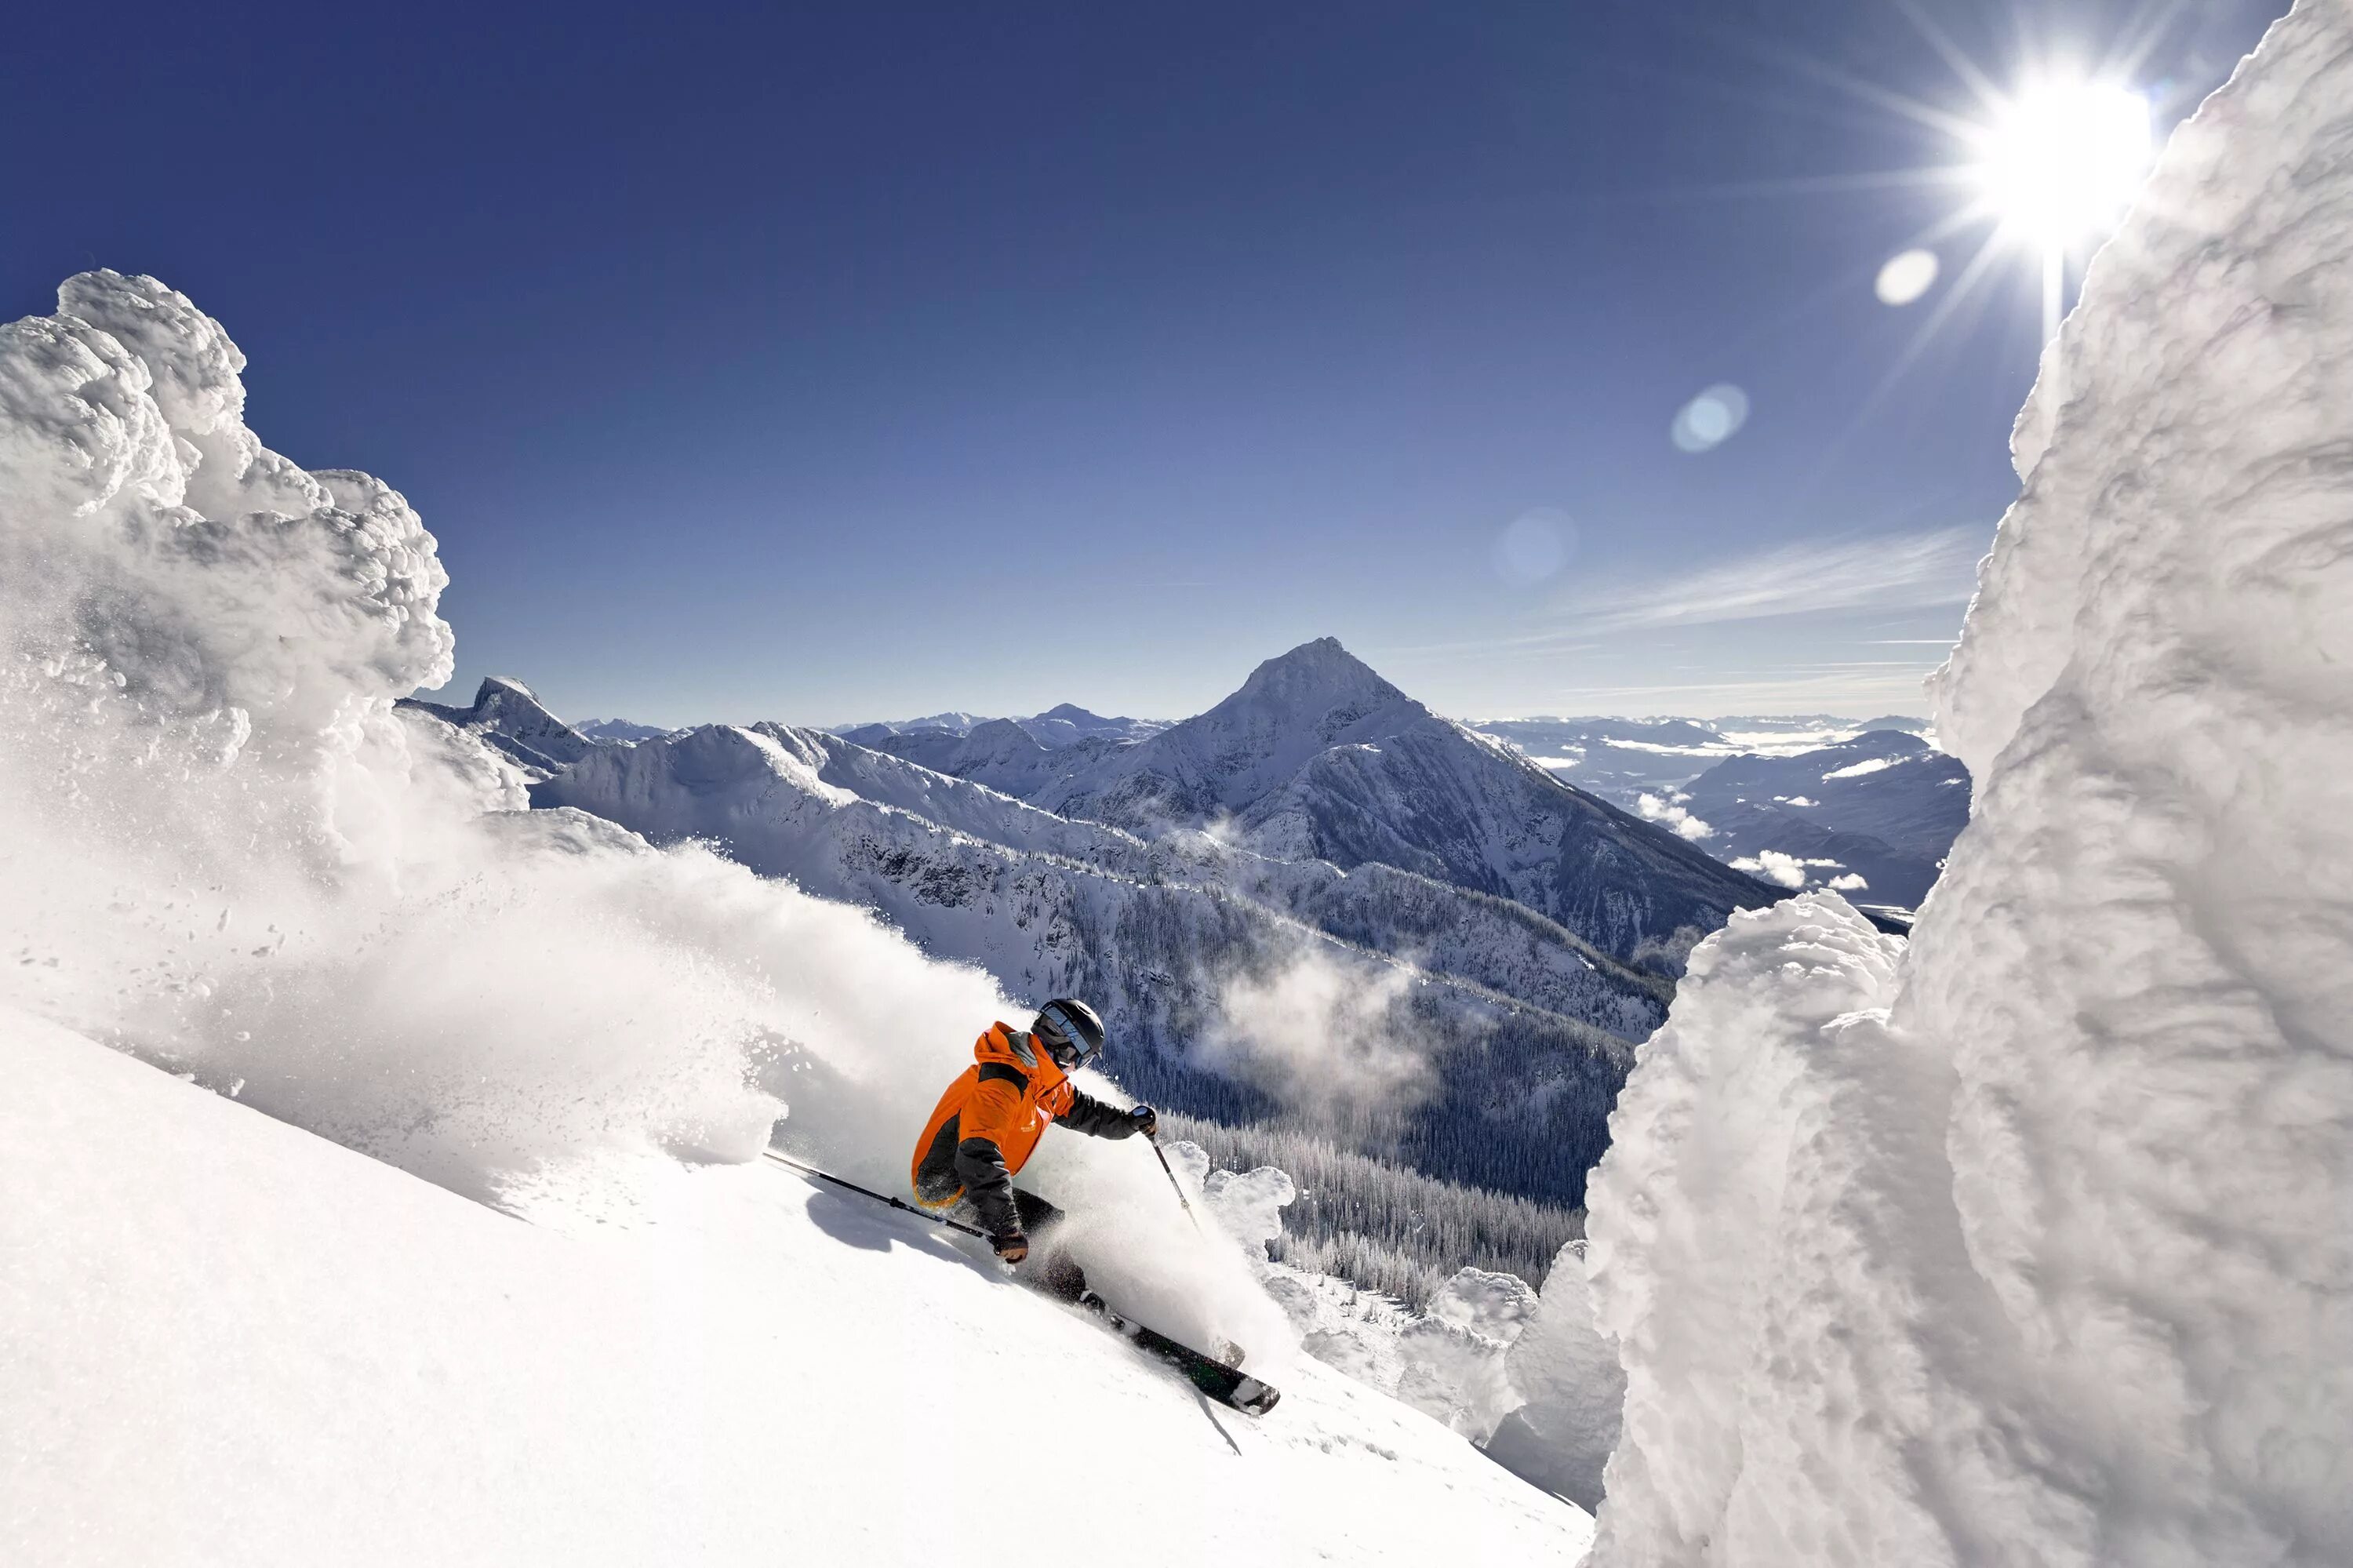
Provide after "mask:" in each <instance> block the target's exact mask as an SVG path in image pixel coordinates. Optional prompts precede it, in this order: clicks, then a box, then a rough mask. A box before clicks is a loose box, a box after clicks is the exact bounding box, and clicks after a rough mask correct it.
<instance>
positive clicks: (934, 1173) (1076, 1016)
mask: <svg viewBox="0 0 2353 1568" xmlns="http://www.w3.org/2000/svg"><path fill="white" fill-rule="evenodd" d="M1102 1053H1103V1020H1102V1019H1101V1018H1099V1017H1097V1016H1096V1015H1095V1010H1094V1009H1093V1008H1092V1007H1089V1006H1088V1005H1087V1004H1086V1003H1085V1002H1083V1001H1076V1000H1075V999H1073V998H1070V997H1059V998H1057V999H1055V1000H1054V1001H1050V1002H1048V1003H1047V1004H1046V1005H1045V1006H1044V1007H1042V1008H1040V1009H1039V1011H1038V1017H1037V1019H1036V1021H1035V1022H1032V1023H1031V1024H1030V1025H1029V1029H1028V1031H1027V1032H1024V1031H1022V1030H1018V1029H1016V1028H1014V1027H1013V1026H1012V1025H1011V1024H1009V1023H995V1024H991V1025H990V1026H989V1030H988V1033H986V1034H983V1035H982V1036H981V1037H980V1039H979V1040H978V1041H976V1043H975V1044H974V1045H973V1048H972V1054H973V1065H971V1066H969V1067H967V1068H965V1070H964V1073H963V1074H962V1075H961V1076H959V1077H958V1078H957V1079H956V1081H955V1083H953V1084H950V1085H949V1086H948V1088H947V1093H945V1094H944V1095H942V1096H941V1097H940V1103H939V1105H938V1107H936V1108H934V1110H933V1112H932V1119H931V1120H930V1121H929V1122H928V1123H926V1124H925V1125H924V1128H923V1137H922V1138H921V1139H919V1140H918V1141H917V1142H916V1144H915V1159H914V1164H913V1181H914V1188H915V1201H916V1202H919V1203H921V1204H923V1207H925V1208H927V1209H951V1208H958V1207H959V1206H961V1212H965V1213H969V1214H970V1215H971V1216H972V1218H973V1220H974V1222H975V1223H976V1224H978V1225H979V1226H980V1227H981V1228H982V1229H983V1230H985V1231H987V1233H988V1235H989V1242H990V1245H993V1246H995V1247H996V1249H997V1256H998V1257H1001V1258H1003V1259H1004V1260H1005V1261H1006V1262H1008V1263H1010V1264H1019V1263H1020V1262H1022V1261H1023V1260H1024V1259H1025V1258H1027V1257H1028V1256H1029V1250H1030V1245H1031V1243H1032V1241H1033V1240H1034V1241H1036V1242H1039V1243H1041V1244H1042V1243H1044V1242H1045V1240H1046V1238H1047V1235H1048V1233H1049V1232H1050V1231H1051V1230H1052V1229H1053V1227H1054V1226H1055V1224H1057V1223H1058V1222H1060V1220H1061V1218H1062V1211H1061V1210H1060V1209H1058V1208H1056V1207H1055V1206H1054V1205H1053V1204H1051V1203H1050V1202H1046V1200H1045V1199H1043V1198H1040V1197H1039V1196H1038V1195H1037V1194H1036V1193H1034V1192H1024V1191H1022V1190H1021V1189H1020V1188H1018V1187H1016V1186H1015V1185H1014V1184H1013V1178H1014V1175H1015V1173H1016V1172H1018V1171H1019V1170H1020V1169H1021V1167H1022V1166H1023V1165H1025V1164H1027V1163H1028V1162H1029V1155H1030V1152H1031V1150H1035V1149H1036V1148H1037V1147H1038V1139H1039V1137H1041V1136H1042V1135H1043V1134H1044V1132H1045V1130H1046V1124H1047V1123H1049V1122H1054V1121H1059V1122H1060V1123H1061V1124H1062V1125H1063V1126H1065V1127H1069V1128H1075V1129H1077V1130H1078V1131H1080V1132H1083V1133H1086V1134H1088V1135H1089V1136H1090V1137H1093V1138H1126V1137H1129V1136H1130V1135H1132V1134H1134V1133H1138V1132H1140V1133H1142V1134H1144V1135H1145V1137H1146V1138H1150V1137H1152V1136H1153V1135H1154V1134H1155V1133H1157V1132H1158V1131H1159V1130H1160V1118H1159V1116H1158V1115H1157V1114H1156V1113H1155V1111H1154V1110H1153V1108H1152V1107H1150V1106H1138V1107H1135V1108H1134V1110H1121V1109H1119V1108H1118V1107H1114V1106H1107V1105H1105V1104H1103V1102H1102V1101H1101V1100H1098V1099H1095V1098H1093V1097H1090V1096H1087V1095H1083V1094H1081V1093H1080V1092H1079V1088H1078V1086H1077V1085H1076V1084H1073V1083H1071V1079H1070V1075H1071V1073H1073V1072H1075V1071H1077V1070H1078V1068H1079V1067H1081V1066H1082V1065H1084V1064H1086V1063H1087V1062H1090V1061H1092V1060H1093V1059H1094V1058H1095V1057H1096V1056H1098V1055H1100V1054H1102ZM1038 1267H1039V1285H1041V1286H1042V1287H1044V1288H1045V1289H1046V1290H1047V1291H1048V1292H1049V1293H1050V1294H1052V1295H1055V1296H1059V1297H1060V1298H1062V1299H1064V1300H1066V1301H1077V1300H1079V1299H1081V1298H1082V1297H1083V1296H1084V1295H1085V1294H1086V1288H1087V1280H1086V1276H1085V1274H1084V1273H1082V1271H1081V1270H1080V1268H1079V1266H1078V1265H1077V1264H1075V1263H1073V1262H1071V1260H1070V1259H1069V1258H1068V1257H1066V1256H1064V1255H1061V1254H1060V1252H1059V1251H1045V1252H1041V1254H1040V1256H1039V1265H1038Z"/></svg>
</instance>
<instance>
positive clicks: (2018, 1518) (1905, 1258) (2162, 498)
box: [1590, 0, 2353, 1568]
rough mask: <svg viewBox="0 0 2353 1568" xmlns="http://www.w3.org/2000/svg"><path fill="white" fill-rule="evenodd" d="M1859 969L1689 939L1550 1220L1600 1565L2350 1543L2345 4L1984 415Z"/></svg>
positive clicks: (2352, 1208)
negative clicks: (1937, 655)
mask: <svg viewBox="0 0 2353 1568" xmlns="http://www.w3.org/2000/svg"><path fill="white" fill-rule="evenodd" d="M2014 445H2015V450H2016V458H2017V463H2018V468H2019V471H2020V475H2021V479H2022V480H2023V482H2024V489H2023V492H2022V493H2021V498H2020V500H2019V501H2018V503H2017V504H2016V505H2015V506H2014V507H2012V509H2011V510H2010V514H2008V515H2007V516H2006V517H2005V518H2004V519H2003V520H2002V523H2001V526H2000V533H1999V535H1998V537H1997V539H1996V542H1995V546H1994V550H1993V554H1992V556H1990V558H1989V560H1988V562H1987V564H1986V566H1985V568H1984V570H1983V574H1982V577H1981V582H1980V587H1979V592H1978V599H1977V601H1976V603H1975V604H1974V605H1973V607H1972V609H1971V611H1970V615H1969V619H1968V628H1967V630H1966V631H1965V632H1964V634H1963V638H1962V641H1961V643H1960V646H1959V648H1958V650H1957V652H1956V653H1955V655H1954V657H1953V659H1952V662H1950V663H1949V664H1948V665H1947V667H1946V669H1945V670H1944V671H1943V672H1942V673H1941V674H1940V676H1939V677H1938V681H1937V683H1936V707H1937V728H1938V731H1939V733H1940V735H1941V736H1943V737H1944V739H1945V742H1946V744H1947V745H1948V746H1949V747H1951V748H1952V750H1953V751H1954V753H1955V754H1956V755H1957V756H1959V757H1960V758H1962V759H1963V760H1965V761H1966V762H1967V763H1968V767H1969V769H1970V771H1971V772H1972V773H1973V774H1974V775H1976V776H1977V777H1978V779H1980V780H1981V781H1982V784H1981V787H1980V790H1979V793H1978V797H1977V800H1976V805H1975V812H1974V816H1973V818H1972V821H1971V822H1970V824H1969V827H1968V831H1967V832H1965V833H1963V835H1962V836H1961V838H1960V840H1959V842H1957V844H1956V846H1955V848H1954V851H1953V853H1952V857H1951V859H1950V861H1949V863H1948V864H1947V870H1946V873H1945V875H1944V879H1943V881H1942V882H1941V883H1940V885H1938V886H1937V888H1936V892H1935V893H1934V894H1933V895H1931V897H1930V898H1929V900H1928V901H1927V904H1926V906H1925V908H1924V909H1923V910H1922V912H1921V916H1920V920H1919V923H1918V926H1917V927H1916V929H1915V935H1914V937H1913V938H1912V940H1911V942H1910V944H1909V946H1908V948H1907V947H1905V945H1903V944H1899V943H1896V942H1894V941H1893V940H1891V939H1890V938H1884V937H1882V936H1880V935H1879V934H1877V933H1876V932H1874V931H1873V929H1872V928H1871V927H1870V926H1869V925H1868V924H1867V923H1866V922H1864V921H1863V920H1862V918H1861V917H1860V916H1856V915H1855V914H1854V913H1853V912H1852V910H1851V909H1849V908H1848V907H1847V906H1846V905H1845V904H1844V902H1843V901H1842V900H1841V899H1840V898H1838V897H1837V896H1836V895H1834V894H1829V893H1819V894H1812V895H1801V896H1799V897H1797V898H1793V899H1791V900H1789V901H1788V902H1787V903H1785V904H1782V905H1778V906H1775V907H1773V908H1771V909H1767V910H1761V911H1757V912H1753V913H1749V914H1744V915H1739V916H1735V917H1734V918H1733V920H1732V922H1731V925H1730V927H1728V928H1727V929H1726V930H1725V931H1724V932H1722V933H1720V934H1719V935H1718V936H1716V937H1715V938H1711V939H1710V940H1709V941H1708V942H1706V943H1704V944H1703V945H1702V946H1701V947H1700V948H1699V949H1698V950H1697V951H1695V952H1694V954H1693V956H1692V960H1691V967H1690V971H1689V978H1688V979H1687V980H1685V981H1684V983H1683V988H1682V990H1681V991H1680V992H1679V994H1678V996H1677V999H1676V1001H1675V1004H1674V1011H1673V1014H1672V1019H1671V1021H1670V1022H1669V1023H1668V1025H1667V1026H1666V1027H1665V1028H1664V1029H1662V1031H1661V1032H1660V1033H1659V1034H1658V1035H1656V1036H1655V1037H1653V1038H1652V1040H1651V1041H1650V1042H1649V1043H1648V1044H1646V1045H1645V1046H1644V1047H1643V1048H1642V1050H1641V1056H1640V1062H1639V1065H1638V1066H1637V1067H1636V1069H1635V1071H1634V1073H1633V1075H1632V1076H1631V1079H1630V1082H1629V1083H1628V1085H1627V1087H1626V1090H1625V1093H1624V1095H1623V1097H1621V1098H1620V1103H1619V1108H1618V1112H1617V1115H1616V1117H1615V1118H1614V1119H1613V1123H1612V1127H1613V1132H1614V1136H1615V1139H1616V1142H1615V1144H1614V1146H1613V1148H1612V1150H1611V1151H1610V1153H1609V1156H1608V1157H1607V1158H1606V1159H1605V1160H1604V1161H1603V1163H1602V1165H1601V1166H1600V1168H1599V1171H1598V1173H1597V1176H1596V1179H1595V1181H1594V1184H1593V1189H1592V1198H1591V1220H1590V1235H1591V1253H1590V1262H1591V1265H1592V1283H1593V1287H1594V1292H1595V1298H1596V1306H1597V1316H1598V1318H1599V1324H1600V1326H1601V1328H1602V1329H1603V1330H1605V1331H1606V1332H1608V1333H1609V1334H1612V1335H1614V1336H1616V1338H1617V1339H1618V1340H1619V1342H1620V1347H1621V1350H1620V1354H1621V1360H1622V1361H1623V1364H1624V1366H1625V1369H1626V1372H1627V1374H1628V1390H1627V1396H1626V1404H1625V1425H1624V1436H1623V1438H1622V1441H1621V1442H1620V1446H1619V1448H1618V1450H1617V1452H1616V1454H1615V1455H1614V1456H1613V1457H1612V1458H1611V1460H1610V1463H1609V1468H1608V1472H1607V1488H1608V1497H1607V1499H1606V1501H1605V1502H1604V1504H1603V1506H1602V1509H1601V1511H1600V1516H1599V1518H1600V1537H1599V1542H1598V1543H1597V1546H1596V1549H1595V1555H1594V1561H1595V1563H1598V1564H1633V1563H1640V1564H1667V1563H1676V1564H1683V1563H1715V1564H1767V1563H1772V1564H1781V1563H1907V1564H1961V1563H2001V1564H2019V1565H2021V1568H2024V1565H2027V1564H2034V1565H2038V1568H2049V1565H2062V1568H2072V1565H2089V1564H2095V1563H2119V1564H2122V1563H2131V1564H2149V1565H2179V1568H2189V1565H2190V1564H2201V1565H2202V1564H2211V1563H2234V1564H2255V1563H2264V1564H2290V1563H2293V1564H2313V1565H2318V1564H2323V1563H2332V1564H2335V1563H2347V1562H2353V1443H2348V1440H2347V1439H2348V1434H2353V1224H2348V1216H2353V905H2348V894H2347V891H2346V890H2347V889H2348V887H2353V819H2348V815H2347V813H2346V811H2345V810H2344V804H2343V793H2344V789H2345V782H2344V781H2345V779H2346V778H2347V777H2348V772H2353V521H2348V520H2353V456H2348V453H2353V6H2348V5H2347V4H2345V0H2306V3H2304V4H2302V5H2298V6H2297V7H2296V9H2295V11H2294V12H2293V13H2292V14H2291V15H2290V16H2288V17H2287V18H2286V19H2285V20H2284V21H2282V22H2280V23H2279V24H2278V25H2276V26H2274V29H2273V30H2272V32H2271V34H2270V36H2269V37H2267V39H2266V40H2265V42H2264V44H2263V47H2262V48H2261V49H2259V50H2258V52H2257V53H2256V54H2254V55H2253V56H2252V57H2250V58H2249V60H2248V61H2247V62H2246V63H2245V64H2243V65H2242V67H2241V69H2240V70H2239V72H2238V74H2237V76H2236V77H2235V78H2234V79H2233V80H2232V82H2231V84H2230V85H2229V86H2228V87H2226V88H2224V89H2223V90H2221V92H2219V93H2218V94H2216V95H2215V97H2214V98H2212V99H2211V100H2210V101H2208V102H2207V103H2206V105H2205V106H2204V107H2203V108H2202V109H2201V110H2200V111H2199V113H2198V115H2197V117H2196V118H2195V119H2194V120H2193V121H2192V122H2190V123H2189V124H2188V125H2187V126H2185V127H2184V128H2183V129H2182V130H2181V131H2180V132H2178V133H2177V134H2176V136H2175V137H2174V139H2173V142H2172V143H2171V144H2170V146H2169V147H2168V150H2167V152H2166V154H2165V155H2164V157H2163V159H2162V160H2161V163H2160V164H2159V167H2158V171H2157V173H2156V175H2154V177H2153V179H2152V182H2151V184H2150V185H2149V187H2148V188H2147V191H2146V193H2145V194H2144V196H2143V198H2142V200H2141V202H2140V203H2139V205H2138V207H2137V209H2136V211H2135V213H2134V215H2133V216H2132V217H2130V218H2129V219H2128V220H2127V221H2126V225H2125V227H2124V228H2123V229H2122V230H2121V232H2119V233H2118V235H2117V236H2116V238H2115V239H2114V240H2113V241H2112V242H2111V243H2110V244H2109V245H2108V246H2107V247H2106V248H2105V249H2104V250H2103V251H2102V252H2101V253H2100V255H2099V257H2098V258H2097V259H2096V260H2095V261H2094V263H2093V265H2092V268H2091V270H2090V273H2089V276H2088V278H2087V280H2086V281H2085V284H2084V296H2083V302H2082V304H2081V306H2080V307H2079V309H2078V310H2077V311H2076V313H2074V315H2073V317H2071V318H2070V320H2069V321H2068V323H2067V324H2066V327H2065V329H2064V331H2063V334H2062V335H2061V337H2060V338H2059V340H2058V341H2057V342H2056V343H2055V344H2053V345H2052V347H2051V348H2050V349H2049V350H2048V351H2047V352H2046V355H2045V356H2044V359H2043V364H2042V375H2041V377H2040V379H2039V381H2038V383H2037V386H2036V389H2035V391H2034V394H2033V396H2032V397H2031V399H2030V401H2029V402H2028V404H2027V407H2026V410H2025V412H2024V413H2023V414H2022V415H2021V418H2020V419H2019V422H2018V427H2017V432H2016V437H2015V441H2014Z"/></svg>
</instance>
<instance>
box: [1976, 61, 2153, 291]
mask: <svg viewBox="0 0 2353 1568" xmlns="http://www.w3.org/2000/svg"><path fill="white" fill-rule="evenodd" d="M1978 153H1979V162H1978V164H1977V166H1976V168H1975V170H1974V174H1975V175H1976V179H1977V183H1978V188H1979V190H1980V191H1981V192H1982V194H1983V196H1984V197H1985V199H1986V201H1987V203H1988V204H1989V206H1990V207H1992V209H1993V210H1994V211H1995V212H1996V213H1997V214H1998V215H1999V216H2000V220H2001V222H2002V225H2003V227H2004V228H2008V229H2010V231H2012V232H2013V233H2014V234H2016V235H2017V236H2018V237H2019V238H2022V239H2024V240H2025V241H2027V242H2028V243H2030V244H2032V245H2034V246H2036V247H2038V248H2040V249H2044V250H2052V249H2066V248H2067V247H2069V246H2071V245H2073V244H2076V243H2078V242H2080V241H2083V240H2084V239H2087V238H2094V237H2096V236H2100V235H2104V234H2105V233H2106V232H2107V231H2108V230H2109V229H2110V228H2113V227H2114V226H2115V224H2116V220H2117V219H2118V218H2119V217H2122V216H2123V214H2124V210H2125V208H2126V207H2127V206H2129V205H2130V203H2131V201H2132V197H2133V193H2134V192H2135V191H2136V190H2137V189H2138V187H2139V185H2140V181H2141V177H2142V176H2143V175H2146V174H2147V172H2148V166H2149V164H2150V162H2151V160H2152V158H2153V157H2154V155H2155V144H2154V142H2153V139H2152V138H2151V136H2150V133H2149V111H2148V101H2147V99H2146V98H2144V97H2142V96H2141V95H2140V94H2139V93H2137V92H2135V91H2133V90H2131V89H2129V88H2126V87H2122V86H2119V85H2116V84H2115V83H2112V82H2095V81H2084V80H2067V79H2046V80H2043V81H2039V82H2036V83H2033V84H2031V85H2030V86H2029V87H2028V88H2026V89H2025V90H2023V91H2021V92H2020V93H2019V94H2018V95H2017V96H2016V97H2015V98H2012V99H2010V100H2009V101H2006V102H2004V103H2002V104H2001V105H2000V109H1999V110H1998V111H1997V112H1996V114H1995V115H1994V118H1993V120H1992V122H1991V123H1990V124H1989V125H1988V126H1987V128H1986V130H1985V132H1983V134H1982V136H1981V137H1980V138H1979V143H1978Z"/></svg>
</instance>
